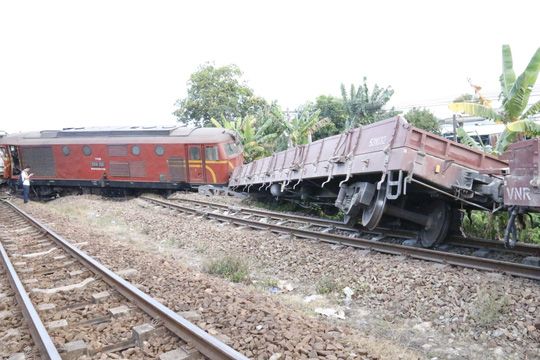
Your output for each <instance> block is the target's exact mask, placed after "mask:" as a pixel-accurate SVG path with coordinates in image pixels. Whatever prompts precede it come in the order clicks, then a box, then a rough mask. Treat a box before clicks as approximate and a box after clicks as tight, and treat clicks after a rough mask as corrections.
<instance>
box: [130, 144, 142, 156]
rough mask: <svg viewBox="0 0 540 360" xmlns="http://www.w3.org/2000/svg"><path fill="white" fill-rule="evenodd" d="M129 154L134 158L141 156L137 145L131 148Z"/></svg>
mask: <svg viewBox="0 0 540 360" xmlns="http://www.w3.org/2000/svg"><path fill="white" fill-rule="evenodd" d="M131 153H132V154H133V155H135V156H139V155H141V147H140V146H139V145H133V146H131Z"/></svg>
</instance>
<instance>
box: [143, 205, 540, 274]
mask: <svg viewBox="0 0 540 360" xmlns="http://www.w3.org/2000/svg"><path fill="white" fill-rule="evenodd" d="M141 199H143V200H145V201H148V202H151V203H153V204H155V205H158V206H160V207H166V208H170V209H171V210H175V211H180V212H184V213H188V214H192V215H195V216H203V217H206V218H209V219H214V220H217V221H220V222H227V223H230V224H235V225H238V226H246V227H251V228H255V229H260V230H267V231H272V232H275V233H282V234H290V235H294V236H296V237H300V238H308V239H317V240H321V241H325V242H329V243H334V244H342V245H347V246H352V247H357V248H362V249H370V250H374V251H379V252H382V253H388V254H394V255H404V256H408V257H411V258H415V259H422V260H429V261H434V262H439V263H444V264H450V265H456V266H463V267H469V268H474V269H478V270H486V271H499V272H503V273H506V274H509V275H514V276H520V277H526V278H530V279H535V280H540V267H538V266H534V265H528V264H522V263H519V262H512V261H508V260H500V259H493V258H486V257H485V256H486V253H487V252H494V253H495V257H501V255H500V254H503V250H504V246H503V245H502V243H500V242H495V241H489V240H481V239H462V238H460V237H457V236H454V237H452V238H451V239H450V240H451V244H452V245H454V246H455V245H459V246H461V247H462V249H467V248H472V249H473V250H463V251H462V252H466V254H463V253H455V252H450V251H449V249H448V248H444V247H443V248H444V251H442V250H432V249H425V248H421V247H414V246H409V245H403V244H404V241H406V240H411V238H415V237H416V236H417V234H416V233H415V232H413V231H401V230H391V229H377V230H376V231H367V230H365V229H362V228H355V229H350V228H347V227H346V226H344V225H343V224H342V223H341V222H337V221H329V220H325V219H313V218H310V217H304V216H298V215H291V214H283V213H276V212H271V211H266V210H259V209H247V208H241V207H237V206H228V205H221V204H214V203H209V202H205V201H199V200H185V199H175V200H181V201H182V202H183V203H184V204H185V203H189V206H186V205H184V204H182V205H181V204H178V203H172V202H170V201H163V200H158V199H155V198H149V197H141ZM396 239H398V240H396ZM413 242H414V240H413V241H411V243H413ZM478 248H479V249H484V250H482V254H478V255H480V256H473V254H474V255H476V254H477V253H476V251H477V250H478ZM511 254H512V255H511V256H510V257H513V258H514V260H516V259H517V260H519V261H521V260H522V259H523V258H524V257H533V256H538V254H539V248H538V247H536V246H530V245H527V244H519V246H516V248H514V249H513V250H512V253H511ZM516 257H517V258H516Z"/></svg>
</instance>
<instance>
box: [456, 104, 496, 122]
mask: <svg viewBox="0 0 540 360" xmlns="http://www.w3.org/2000/svg"><path fill="white" fill-rule="evenodd" d="M448 108H449V109H450V110H452V111H454V112H460V113H464V114H470V115H475V116H480V117H483V118H486V119H493V120H497V121H503V117H502V116H501V114H499V113H498V112H496V111H495V110H493V109H491V108H489V107H487V106H484V105H480V104H476V103H452V104H449V105H448Z"/></svg>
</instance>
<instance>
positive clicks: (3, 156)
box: [0, 146, 11, 179]
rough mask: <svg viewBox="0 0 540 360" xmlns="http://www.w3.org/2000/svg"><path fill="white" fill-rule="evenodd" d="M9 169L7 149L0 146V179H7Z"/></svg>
mask: <svg viewBox="0 0 540 360" xmlns="http://www.w3.org/2000/svg"><path fill="white" fill-rule="evenodd" d="M10 169H11V166H10V162H9V157H8V151H7V147H5V146H0V178H4V179H8V178H9V175H10V174H9V172H10Z"/></svg>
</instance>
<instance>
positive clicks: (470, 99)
mask: <svg viewBox="0 0 540 360" xmlns="http://www.w3.org/2000/svg"><path fill="white" fill-rule="evenodd" d="M453 102H455V103H477V104H479V103H480V101H479V100H478V98H476V97H475V96H474V95H472V94H461V95H460V96H458V97H457V98H455V99H454V101H453Z"/></svg>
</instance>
